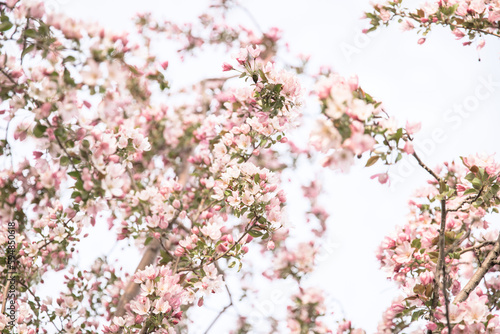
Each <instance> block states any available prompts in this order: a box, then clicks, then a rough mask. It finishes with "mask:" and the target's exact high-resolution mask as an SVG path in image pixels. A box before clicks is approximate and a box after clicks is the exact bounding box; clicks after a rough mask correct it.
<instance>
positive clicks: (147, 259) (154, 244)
mask: <svg viewBox="0 0 500 334" xmlns="http://www.w3.org/2000/svg"><path fill="white" fill-rule="evenodd" d="M159 250H160V241H158V240H157V239H153V240H152V241H151V244H150V245H149V246H148V248H147V249H146V252H145V253H144V255H143V256H142V259H141V262H139V265H138V266H137V268H136V269H135V273H136V272H138V271H139V270H144V269H146V267H147V266H149V265H151V264H152V263H154V260H155V259H156V256H157V255H158V251H159ZM139 290H140V285H139V284H137V283H135V282H134V280H133V277H131V278H130V281H129V283H128V285H127V287H126V289H125V293H124V294H123V295H122V296H121V298H120V301H119V302H118V306H117V308H116V312H115V314H114V316H115V317H121V316H123V315H124V314H125V306H126V305H127V304H128V303H129V302H130V301H131V300H132V299H134V298H135V296H137V294H138V293H139Z"/></svg>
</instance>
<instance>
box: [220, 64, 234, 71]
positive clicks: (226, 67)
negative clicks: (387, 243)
mask: <svg viewBox="0 0 500 334" xmlns="http://www.w3.org/2000/svg"><path fill="white" fill-rule="evenodd" d="M232 69H233V66H232V65H231V64H228V63H223V64H222V71H224V72H226V71H231V70H232Z"/></svg>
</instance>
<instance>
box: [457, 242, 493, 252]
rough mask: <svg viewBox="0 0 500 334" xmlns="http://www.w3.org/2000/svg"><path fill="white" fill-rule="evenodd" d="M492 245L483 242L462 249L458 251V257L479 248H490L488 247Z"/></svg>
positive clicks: (491, 243)
mask: <svg viewBox="0 0 500 334" xmlns="http://www.w3.org/2000/svg"><path fill="white" fill-rule="evenodd" d="M493 244H495V243H494V242H493V241H485V242H482V243H480V244H479V245H476V246H472V247H468V248H464V249H462V250H461V251H460V255H462V254H463V253H467V252H470V251H475V250H478V249H481V248H483V247H485V246H490V245H493Z"/></svg>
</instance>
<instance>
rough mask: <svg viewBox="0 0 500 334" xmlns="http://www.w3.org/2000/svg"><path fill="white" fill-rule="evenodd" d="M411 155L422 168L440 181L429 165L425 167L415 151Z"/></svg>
mask: <svg viewBox="0 0 500 334" xmlns="http://www.w3.org/2000/svg"><path fill="white" fill-rule="evenodd" d="M413 156H414V157H415V159H417V162H418V164H419V165H420V166H421V167H422V168H423V169H425V170H426V171H427V172H428V173H429V174H431V175H432V177H434V178H435V179H436V181H438V182H440V181H441V178H440V177H439V176H437V174H436V173H435V172H434V171H433V170H432V169H430V168H429V167H427V165H426V164H424V163H423V162H422V160H420V157H419V156H418V155H417V152H414V153H413Z"/></svg>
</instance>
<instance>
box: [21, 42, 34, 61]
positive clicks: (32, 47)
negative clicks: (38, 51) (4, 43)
mask: <svg viewBox="0 0 500 334" xmlns="http://www.w3.org/2000/svg"><path fill="white" fill-rule="evenodd" d="M34 48H35V45H33V44H31V45H30V46H28V47H26V48H25V49H24V50H23V53H21V58H24V56H26V55H27V54H28V53H30V52H31V51H33V49H34Z"/></svg>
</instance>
